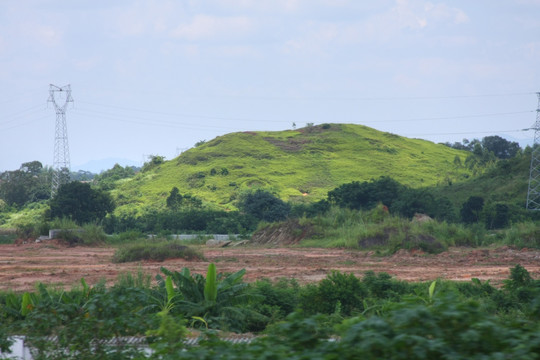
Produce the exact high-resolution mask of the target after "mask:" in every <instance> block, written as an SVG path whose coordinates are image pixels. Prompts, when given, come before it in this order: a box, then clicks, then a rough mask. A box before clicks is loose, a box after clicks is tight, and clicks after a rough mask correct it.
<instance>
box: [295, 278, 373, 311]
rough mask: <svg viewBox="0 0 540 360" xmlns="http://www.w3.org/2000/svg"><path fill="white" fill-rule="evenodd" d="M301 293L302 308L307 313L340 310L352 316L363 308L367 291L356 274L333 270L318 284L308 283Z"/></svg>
mask: <svg viewBox="0 0 540 360" xmlns="http://www.w3.org/2000/svg"><path fill="white" fill-rule="evenodd" d="M302 290H303V291H302V292H301V294H300V308H301V309H302V310H304V311H305V312H306V313H307V314H317V313H321V314H332V313H335V312H340V313H341V314H343V315H346V316H350V315H351V314H352V313H353V312H359V311H362V310H363V302H362V300H363V298H364V297H365V296H366V295H367V291H366V289H365V287H364V285H363V284H362V283H361V282H360V280H359V279H358V278H357V277H356V276H354V274H343V273H340V272H337V271H333V272H332V273H331V274H329V275H328V276H327V277H326V279H323V280H321V282H320V283H319V284H318V285H307V286H306V287H305V288H303V289H302Z"/></svg>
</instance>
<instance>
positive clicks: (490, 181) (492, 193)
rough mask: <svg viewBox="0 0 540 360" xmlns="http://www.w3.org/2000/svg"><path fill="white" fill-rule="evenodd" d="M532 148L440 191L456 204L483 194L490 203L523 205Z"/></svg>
mask: <svg viewBox="0 0 540 360" xmlns="http://www.w3.org/2000/svg"><path fill="white" fill-rule="evenodd" d="M530 161H531V154H530V150H528V151H525V152H524V153H523V154H520V155H518V156H516V157H515V158H513V159H509V160H500V161H499V162H497V163H496V164H495V165H493V166H492V167H491V168H489V169H487V170H486V171H485V172H484V173H483V174H482V175H480V176H477V177H473V178H471V179H470V180H468V181H465V182H461V183H455V184H452V185H451V186H449V185H445V186H442V187H439V188H438V189H437V191H439V192H440V193H441V195H444V196H447V197H448V198H449V199H450V200H451V201H452V202H454V204H455V205H461V204H462V203H463V202H465V201H466V200H467V199H468V198H469V196H481V197H483V198H484V199H485V200H486V201H487V202H507V203H510V204H513V205H515V206H517V207H521V208H524V207H525V203H526V201H527V189H528V183H529V171H530V170H529V167H530Z"/></svg>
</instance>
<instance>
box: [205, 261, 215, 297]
mask: <svg viewBox="0 0 540 360" xmlns="http://www.w3.org/2000/svg"><path fill="white" fill-rule="evenodd" d="M216 298H217V273H216V265H215V264H214V263H210V264H208V271H207V273H206V282H205V284H204V300H205V301H210V302H213V301H216Z"/></svg>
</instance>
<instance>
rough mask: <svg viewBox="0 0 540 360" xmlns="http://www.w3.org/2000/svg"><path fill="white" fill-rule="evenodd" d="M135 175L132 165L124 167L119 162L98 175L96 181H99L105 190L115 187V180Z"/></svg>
mask: <svg viewBox="0 0 540 360" xmlns="http://www.w3.org/2000/svg"><path fill="white" fill-rule="evenodd" d="M133 176H135V170H134V169H133V167H131V166H126V167H122V166H121V165H119V164H114V166H113V167H112V168H111V169H109V170H106V171H103V172H102V173H101V174H99V175H96V176H95V178H94V182H95V183H97V184H98V185H99V186H100V187H101V188H102V189H104V190H111V189H114V186H115V182H117V181H118V180H121V179H127V178H131V177H133Z"/></svg>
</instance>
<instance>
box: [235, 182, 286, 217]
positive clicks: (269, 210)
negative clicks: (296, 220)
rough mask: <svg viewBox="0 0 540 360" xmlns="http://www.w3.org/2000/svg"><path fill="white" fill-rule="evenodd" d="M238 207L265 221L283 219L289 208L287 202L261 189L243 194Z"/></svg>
mask: <svg viewBox="0 0 540 360" xmlns="http://www.w3.org/2000/svg"><path fill="white" fill-rule="evenodd" d="M238 207H239V208H240V209H241V210H242V211H243V212H244V213H246V214H249V215H250V216H253V217H254V218H256V219H257V220H259V221H266V222H274V221H281V220H285V219H286V218H287V216H288V215H289V211H290V209H291V207H290V205H289V204H287V203H285V202H283V201H282V200H280V199H279V198H277V197H275V196H274V195H272V194H271V193H269V192H268V191H264V190H261V189H258V190H256V191H255V192H248V193H246V194H244V195H243V197H242V198H241V199H240V202H239V204H238Z"/></svg>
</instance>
